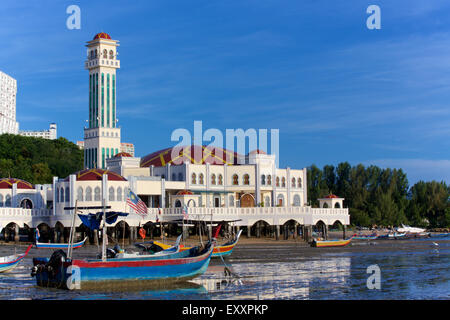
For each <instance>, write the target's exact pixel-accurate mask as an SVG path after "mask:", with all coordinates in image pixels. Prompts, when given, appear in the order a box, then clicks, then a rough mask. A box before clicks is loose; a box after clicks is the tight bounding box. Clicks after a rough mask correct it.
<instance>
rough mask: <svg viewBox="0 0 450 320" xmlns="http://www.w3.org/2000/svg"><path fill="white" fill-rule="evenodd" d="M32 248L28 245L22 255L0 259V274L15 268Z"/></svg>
mask: <svg viewBox="0 0 450 320" xmlns="http://www.w3.org/2000/svg"><path fill="white" fill-rule="evenodd" d="M32 246H33V245H32V244H30V245H29V246H28V248H27V250H26V251H25V253H23V254H13V255H10V256H6V257H0V272H8V271H10V270H12V269H14V268H15V267H17V265H18V264H19V263H20V261H22V259H23V258H25V257H26V256H27V254H28V252H30V250H31V247H32Z"/></svg>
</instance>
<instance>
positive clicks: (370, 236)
mask: <svg viewBox="0 0 450 320" xmlns="http://www.w3.org/2000/svg"><path fill="white" fill-rule="evenodd" d="M377 238H378V235H377V234H376V233H372V234H370V235H366V236H365V235H361V234H360V235H356V236H354V237H353V240H375V239H377Z"/></svg>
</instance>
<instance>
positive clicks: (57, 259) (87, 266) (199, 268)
mask: <svg viewBox="0 0 450 320" xmlns="http://www.w3.org/2000/svg"><path fill="white" fill-rule="evenodd" d="M213 248H214V244H213V243H211V242H209V243H208V244H207V245H206V246H205V247H203V248H200V247H194V248H191V249H190V250H186V251H179V252H176V253H173V252H169V253H167V254H153V255H144V254H142V255H138V254H131V255H127V254H124V255H120V254H119V255H117V257H114V258H110V259H80V260H78V259H73V260H72V259H66V258H65V254H64V252H63V251H61V250H58V251H55V252H54V253H53V255H52V257H51V258H50V259H48V258H34V259H33V265H34V267H33V270H32V274H31V275H32V276H35V277H36V283H37V285H39V286H44V287H57V288H66V289H72V282H71V281H72V280H76V281H79V282H78V283H79V284H80V288H81V289H84V288H90V287H98V286H99V285H100V286H102V285H103V284H105V283H106V284H108V283H109V284H110V283H118V284H120V283H122V282H124V283H127V282H133V281H134V282H136V281H140V282H142V283H144V282H145V283H148V282H149V281H150V282H155V283H158V282H159V283H161V282H164V283H167V282H179V281H186V280H189V279H192V278H195V277H197V276H199V275H200V274H202V273H204V272H205V271H206V269H207V268H208V265H209V261H210V259H211V255H212V252H213ZM69 267H70V268H69ZM74 271H75V273H73V272H74ZM76 277H78V278H76ZM76 281H75V282H76Z"/></svg>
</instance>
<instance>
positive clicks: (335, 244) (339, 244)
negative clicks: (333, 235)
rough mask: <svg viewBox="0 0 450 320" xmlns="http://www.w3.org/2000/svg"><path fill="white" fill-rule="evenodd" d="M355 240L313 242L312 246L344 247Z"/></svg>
mask: <svg viewBox="0 0 450 320" xmlns="http://www.w3.org/2000/svg"><path fill="white" fill-rule="evenodd" d="M352 239H353V238H350V239H346V240H344V239H343V240H315V239H314V240H313V242H312V244H311V246H312V247H317V248H323V247H344V246H346V245H348V244H349V243H350V242H351V241H352Z"/></svg>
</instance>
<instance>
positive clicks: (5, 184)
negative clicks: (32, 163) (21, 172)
mask: <svg viewBox="0 0 450 320" xmlns="http://www.w3.org/2000/svg"><path fill="white" fill-rule="evenodd" d="M14 183H17V188H18V189H34V187H33V185H32V184H31V183H29V182H27V181H25V180H21V179H15V178H1V179H0V189H12V186H13V184H14Z"/></svg>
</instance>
